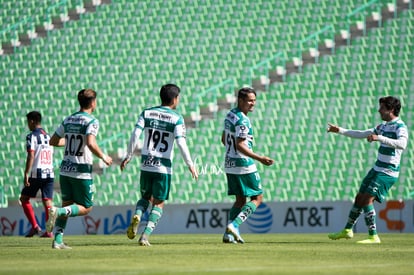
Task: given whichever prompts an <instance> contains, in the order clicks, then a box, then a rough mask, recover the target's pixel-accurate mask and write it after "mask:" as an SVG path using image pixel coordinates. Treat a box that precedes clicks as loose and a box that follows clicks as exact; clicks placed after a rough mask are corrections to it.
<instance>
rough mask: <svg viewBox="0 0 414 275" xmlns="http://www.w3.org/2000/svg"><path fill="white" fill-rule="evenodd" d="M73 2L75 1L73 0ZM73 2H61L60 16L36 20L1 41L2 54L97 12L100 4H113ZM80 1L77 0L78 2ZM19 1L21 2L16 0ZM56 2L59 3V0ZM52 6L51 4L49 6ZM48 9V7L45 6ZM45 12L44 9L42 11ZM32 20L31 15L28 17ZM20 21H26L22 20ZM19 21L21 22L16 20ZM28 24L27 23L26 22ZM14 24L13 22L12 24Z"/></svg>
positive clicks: (105, 0)
mask: <svg viewBox="0 0 414 275" xmlns="http://www.w3.org/2000/svg"><path fill="white" fill-rule="evenodd" d="M72 2H73V1H72ZM72 2H71V1H70V0H69V2H66V1H62V2H61V3H62V4H64V9H62V10H64V12H61V13H60V14H59V15H58V16H52V17H51V18H50V22H46V21H44V20H40V22H38V21H39V20H35V21H36V22H35V23H34V26H33V27H31V26H27V27H26V28H23V29H21V28H20V30H22V31H23V32H21V33H18V34H17V38H12V39H10V41H1V42H2V43H1V47H0V55H2V54H13V53H14V51H15V49H16V47H24V46H29V45H31V44H32V40H33V39H35V38H45V37H47V35H48V32H49V31H53V30H58V29H61V28H63V27H64V25H65V23H67V22H68V21H70V20H79V19H80V18H81V16H82V14H84V13H87V12H95V11H96V9H97V7H99V6H100V5H108V4H111V2H112V0H89V1H88V0H87V1H81V3H82V5H70V4H72ZM78 2H79V1H77V3H78ZM16 3H19V2H16ZM56 3H59V1H57V2H56ZM49 7H51V6H49ZM56 7H57V8H60V7H59V5H58V4H56ZM45 8H46V9H47V7H45ZM42 12H44V10H43V11H42ZM43 16H45V14H40V15H39V14H38V15H37V17H43ZM29 18H30V20H32V18H31V17H30V16H29V17H27V18H26V19H29ZM20 22H24V19H23V21H20ZM16 23H19V22H16ZM36 23H40V24H36ZM25 24H26V23H25ZM12 25H13V24H12Z"/></svg>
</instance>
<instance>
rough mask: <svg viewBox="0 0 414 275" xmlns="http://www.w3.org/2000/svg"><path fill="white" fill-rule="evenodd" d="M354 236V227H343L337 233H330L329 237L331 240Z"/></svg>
mask: <svg viewBox="0 0 414 275" xmlns="http://www.w3.org/2000/svg"><path fill="white" fill-rule="evenodd" d="M352 237H354V232H353V231H352V229H343V230H342V231H339V232H337V233H331V234H328V238H329V239H331V240H339V239H351V238H352Z"/></svg>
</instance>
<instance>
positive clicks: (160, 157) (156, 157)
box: [138, 106, 185, 174]
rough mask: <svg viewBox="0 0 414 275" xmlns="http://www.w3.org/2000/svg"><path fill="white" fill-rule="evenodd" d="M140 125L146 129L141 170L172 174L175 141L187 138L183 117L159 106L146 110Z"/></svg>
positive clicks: (139, 122)
mask: <svg viewBox="0 0 414 275" xmlns="http://www.w3.org/2000/svg"><path fill="white" fill-rule="evenodd" d="M138 125H139V126H140V127H142V128H143V129H144V144H143V147H142V152H141V153H142V163H141V165H142V166H141V169H142V170H145V171H152V172H160V173H167V174H170V173H171V166H172V158H173V147H174V141H175V139H176V138H180V137H185V124H184V119H183V117H182V116H181V115H180V114H178V113H176V112H175V111H174V110H172V109H171V108H168V107H164V106H157V107H152V108H148V109H146V110H144V111H143V112H142V114H141V116H140V119H139V121H138Z"/></svg>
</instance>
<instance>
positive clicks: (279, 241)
mask: <svg viewBox="0 0 414 275" xmlns="http://www.w3.org/2000/svg"><path fill="white" fill-rule="evenodd" d="M243 237H244V240H245V241H246V243H245V244H223V243H221V235H198V234H192V235H157V234H154V235H153V236H152V237H151V239H150V241H151V244H152V246H151V247H140V246H138V245H137V242H136V241H135V240H134V241H130V240H128V239H127V237H126V236H125V235H108V236H105V235H96V236H70V235H66V236H65V242H67V244H68V245H70V246H71V247H72V248H73V249H72V250H53V249H51V242H52V241H51V240H50V239H41V238H24V237H0V274H31V275H32V274H42V275H44V274H197V275H201V274H242V273H244V274H335V275H337V274H356V273H358V274H412V272H413V270H414V257H413V255H414V234H381V235H380V237H381V240H382V243H381V244H379V245H359V244H356V243H355V242H356V241H357V240H361V239H363V238H364V237H366V235H365V234H362V233H360V234H356V236H355V237H354V239H352V240H338V241H331V240H329V239H328V237H327V235H326V234H264V235H256V234H244V235H243Z"/></svg>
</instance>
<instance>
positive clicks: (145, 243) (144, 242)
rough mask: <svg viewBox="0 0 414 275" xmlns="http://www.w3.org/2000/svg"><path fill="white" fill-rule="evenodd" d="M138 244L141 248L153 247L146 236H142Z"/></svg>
mask: <svg viewBox="0 0 414 275" xmlns="http://www.w3.org/2000/svg"><path fill="white" fill-rule="evenodd" d="M138 243H139V245H140V246H151V244H150V243H149V241H148V237H147V236H146V235H142V236H141V238H139V240H138Z"/></svg>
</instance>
